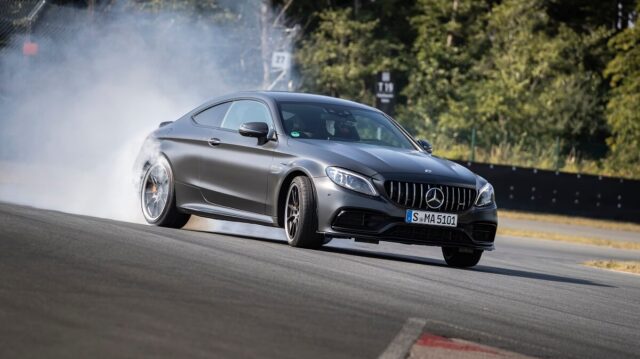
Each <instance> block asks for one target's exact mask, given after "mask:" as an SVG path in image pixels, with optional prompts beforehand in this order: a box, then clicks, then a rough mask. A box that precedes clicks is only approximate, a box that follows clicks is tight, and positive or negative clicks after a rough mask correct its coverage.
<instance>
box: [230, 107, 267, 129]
mask: <svg viewBox="0 0 640 359" xmlns="http://www.w3.org/2000/svg"><path fill="white" fill-rule="evenodd" d="M245 122H265V123H266V124H267V125H269V127H270V128H273V121H272V120H271V115H270V114H269V108H268V107H267V106H266V105H265V104H263V103H262V102H258V101H253V100H239V101H234V102H233V104H232V105H231V107H230V108H229V111H228V112H227V115H226V116H225V117H224V120H222V125H220V127H222V128H227V129H230V130H238V129H239V128H240V126H241V125H242V124H243V123H245Z"/></svg>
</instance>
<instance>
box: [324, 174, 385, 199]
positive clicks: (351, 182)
mask: <svg viewBox="0 0 640 359" xmlns="http://www.w3.org/2000/svg"><path fill="white" fill-rule="evenodd" d="M326 172H327V176H328V177H329V178H330V179H331V180H332V181H333V182H334V183H335V184H337V185H338V186H341V187H344V188H347V189H350V190H352V191H356V192H360V193H364V194H366V195H369V196H377V195H378V191H376V189H375V187H373V183H371V180H369V179H368V178H366V177H364V176H363V175H359V174H357V173H355V172H351V171H347V170H345V169H342V168H338V167H327V170H326Z"/></svg>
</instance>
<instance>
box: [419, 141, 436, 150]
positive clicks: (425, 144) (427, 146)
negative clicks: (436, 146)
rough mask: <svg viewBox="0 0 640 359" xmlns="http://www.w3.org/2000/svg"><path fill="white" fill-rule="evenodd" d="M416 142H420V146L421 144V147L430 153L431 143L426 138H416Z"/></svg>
mask: <svg viewBox="0 0 640 359" xmlns="http://www.w3.org/2000/svg"><path fill="white" fill-rule="evenodd" d="M418 143H419V144H420V146H422V148H423V149H424V150H425V151H427V153H432V152H433V146H431V143H430V142H429V141H427V140H418Z"/></svg>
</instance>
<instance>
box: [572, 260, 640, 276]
mask: <svg viewBox="0 0 640 359" xmlns="http://www.w3.org/2000/svg"><path fill="white" fill-rule="evenodd" d="M582 264H584V265H586V266H589V267H595V268H601V269H609V270H614V271H620V272H628V273H635V274H640V261H614V260H608V261H602V260H600V261H588V262H584V263H582Z"/></svg>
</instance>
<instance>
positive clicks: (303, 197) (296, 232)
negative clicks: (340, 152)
mask: <svg viewBox="0 0 640 359" xmlns="http://www.w3.org/2000/svg"><path fill="white" fill-rule="evenodd" d="M284 206H285V208H284V231H285V235H286V236H287V242H289V245H291V246H292V247H301V248H319V247H321V246H322V245H323V244H324V235H321V234H318V233H317V230H318V216H317V212H316V199H315V196H314V194H313V185H312V184H311V180H310V179H309V178H308V177H305V176H298V177H296V178H294V179H293V181H292V182H291V185H289V189H288V190H287V198H286V200H285V202H284Z"/></svg>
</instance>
